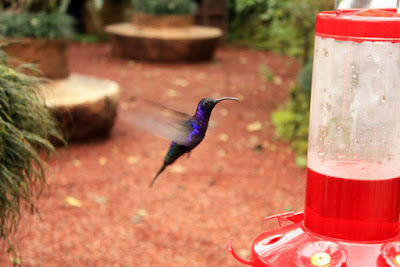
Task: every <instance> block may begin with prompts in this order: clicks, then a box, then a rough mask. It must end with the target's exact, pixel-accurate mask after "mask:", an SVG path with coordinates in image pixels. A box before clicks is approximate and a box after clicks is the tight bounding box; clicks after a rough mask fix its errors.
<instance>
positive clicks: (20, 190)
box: [0, 49, 61, 258]
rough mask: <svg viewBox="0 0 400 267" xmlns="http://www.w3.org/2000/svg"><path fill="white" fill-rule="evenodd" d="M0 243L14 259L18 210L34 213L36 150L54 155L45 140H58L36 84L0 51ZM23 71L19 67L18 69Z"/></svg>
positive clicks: (40, 174)
mask: <svg viewBox="0 0 400 267" xmlns="http://www.w3.org/2000/svg"><path fill="white" fill-rule="evenodd" d="M0 52H1V53H0V162H1V164H0V239H2V240H3V241H4V242H6V244H7V245H8V251H9V252H11V253H13V254H14V255H13V256H14V258H17V256H16V249H15V248H14V244H13V242H12V239H11V237H10V235H11V234H12V233H13V232H15V231H16V230H17V227H18V222H19V219H20V213H21V209H24V210H25V209H27V210H28V211H29V212H31V213H34V212H36V211H37V206H36V200H37V197H38V196H39V195H40V192H41V189H42V186H43V184H44V183H45V174H44V169H43V164H44V163H43V159H42V158H41V157H40V155H39V152H38V151H39V150H45V151H47V152H48V155H49V153H50V152H53V151H54V147H53V145H52V144H51V143H50V142H49V141H48V140H49V138H51V137H55V138H61V137H60V133H59V130H58V127H57V125H56V123H55V120H54V119H53V118H52V116H51V114H50V112H49V110H48V109H47V108H46V107H45V104H44V101H43V99H42V98H41V96H40V95H39V93H38V92H39V91H38V86H39V80H38V79H37V78H32V77H30V76H27V75H25V74H22V73H20V72H19V71H18V69H13V68H11V67H9V66H8V65H7V60H6V57H5V54H4V53H3V52H2V50H1V49H0ZM21 68H23V66H21Z"/></svg>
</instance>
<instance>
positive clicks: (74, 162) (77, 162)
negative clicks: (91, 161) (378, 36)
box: [72, 159, 82, 167]
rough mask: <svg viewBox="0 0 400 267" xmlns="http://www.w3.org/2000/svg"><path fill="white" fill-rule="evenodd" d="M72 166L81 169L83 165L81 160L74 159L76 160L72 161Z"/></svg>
mask: <svg viewBox="0 0 400 267" xmlns="http://www.w3.org/2000/svg"><path fill="white" fill-rule="evenodd" d="M72 164H73V165H74V166H75V167H80V166H81V165H82V162H81V161H80V160H79V159H74V160H72Z"/></svg>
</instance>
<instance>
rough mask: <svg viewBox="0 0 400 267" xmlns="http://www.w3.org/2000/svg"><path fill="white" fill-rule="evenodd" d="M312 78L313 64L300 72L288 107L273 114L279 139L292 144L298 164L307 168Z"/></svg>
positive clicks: (273, 121)
mask: <svg viewBox="0 0 400 267" xmlns="http://www.w3.org/2000/svg"><path fill="white" fill-rule="evenodd" d="M311 76H312V62H309V63H307V64H306V65H305V66H304V67H303V69H302V71H301V72H300V74H299V76H298V82H297V85H296V86H295V87H294V88H292V90H291V94H290V96H291V98H290V100H289V102H288V104H287V106H286V107H285V108H283V109H281V110H277V111H274V112H273V113H272V123H273V124H274V125H275V129H276V133H277V135H278V137H280V138H282V139H283V140H285V141H290V142H291V147H292V149H294V150H295V151H296V153H297V159H296V162H297V164H298V165H300V166H302V167H304V166H305V163H306V161H305V156H306V154H307V141H308V124H309V116H310V98H311Z"/></svg>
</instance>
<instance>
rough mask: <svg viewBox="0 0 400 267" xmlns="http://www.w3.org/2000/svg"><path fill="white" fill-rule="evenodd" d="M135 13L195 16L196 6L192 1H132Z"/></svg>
mask: <svg viewBox="0 0 400 267" xmlns="http://www.w3.org/2000/svg"><path fill="white" fill-rule="evenodd" d="M132 4H133V8H134V10H135V12H140V13H148V14H154V15H184V14H194V13H195V12H196V4H195V2H193V1H192V0H145V1H144V0H132Z"/></svg>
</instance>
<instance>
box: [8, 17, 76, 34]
mask: <svg viewBox="0 0 400 267" xmlns="http://www.w3.org/2000/svg"><path fill="white" fill-rule="evenodd" d="M73 23H74V20H73V19H72V17H70V16H69V15H67V14H66V13H63V12H60V11H52V12H45V11H41V12H38V13H31V12H22V13H14V12H3V13H2V14H1V16H0V36H2V37H32V38H48V39H68V38H70V37H71V36H72V34H73Z"/></svg>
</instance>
